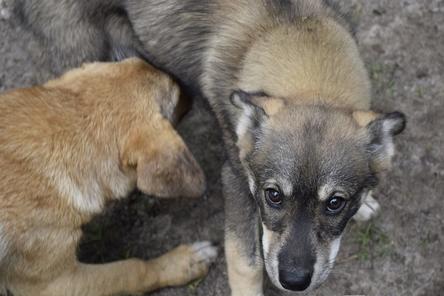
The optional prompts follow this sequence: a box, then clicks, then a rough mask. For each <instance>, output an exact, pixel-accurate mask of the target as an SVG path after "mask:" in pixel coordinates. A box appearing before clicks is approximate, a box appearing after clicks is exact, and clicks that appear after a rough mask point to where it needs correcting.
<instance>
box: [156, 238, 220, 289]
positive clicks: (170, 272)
mask: <svg viewBox="0 0 444 296" xmlns="http://www.w3.org/2000/svg"><path fill="white" fill-rule="evenodd" d="M217 253H218V250H217V247H215V246H213V245H212V244H211V243H210V242H206V241H205V242H196V243H194V244H191V245H181V246H179V247H177V248H175V249H174V250H172V251H170V252H169V253H167V254H165V256H167V259H168V266H167V267H166V268H165V269H166V270H165V269H164V270H163V271H162V273H163V274H164V275H165V276H166V279H164V280H163V282H164V283H165V284H166V285H168V286H179V285H184V284H186V283H188V282H190V281H192V280H195V279H198V278H201V277H203V276H205V275H206V274H207V273H208V269H209V267H210V265H211V264H212V263H213V262H214V261H215V260H216V257H217Z"/></svg>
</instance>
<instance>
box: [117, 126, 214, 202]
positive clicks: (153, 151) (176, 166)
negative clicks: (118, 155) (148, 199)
mask: <svg viewBox="0 0 444 296" xmlns="http://www.w3.org/2000/svg"><path fill="white" fill-rule="evenodd" d="M164 124H165V125H167V126H166V127H164V128H163V129H162V131H161V132H160V133H158V134H156V135H154V136H153V133H152V132H151V133H149V132H148V131H146V130H135V131H133V132H132V133H131V135H130V137H129V139H128V141H127V143H126V145H125V148H124V152H123V156H122V161H123V163H124V165H125V166H127V167H135V168H136V172H137V188H138V189H139V190H140V191H142V192H143V193H145V194H149V195H154V196H157V197H199V196H201V195H202V194H203V193H204V191H205V176H204V173H203V171H202V169H201V167H200V166H199V164H198V163H197V161H196V160H195V158H194V157H193V155H192V154H191V152H190V151H189V149H188V147H187V146H186V144H185V142H184V141H183V140H182V138H181V137H180V136H179V134H177V132H176V131H175V130H174V129H173V127H172V126H171V125H170V124H169V123H168V122H165V123H164Z"/></svg>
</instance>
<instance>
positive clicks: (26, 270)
mask: <svg viewBox="0 0 444 296" xmlns="http://www.w3.org/2000/svg"><path fill="white" fill-rule="evenodd" d="M178 100H179V89H178V87H177V85H176V84H175V83H174V82H173V81H172V80H171V79H170V78H169V77H168V76H167V75H166V74H163V73H161V72H159V71H158V70H156V69H154V68H153V67H151V66H150V65H148V64H146V63H145V62H143V61H141V60H138V59H129V60H126V61H124V62H121V63H94V64H88V65H85V66H83V67H82V68H79V69H76V70H73V71H70V72H68V73H66V74H65V75H63V76H62V77H60V78H59V79H56V80H52V81H50V82H48V83H46V84H45V85H42V86H36V87H32V88H27V89H19V90H14V91H10V92H7V93H5V94H2V95H0V114H2V116H1V117H0V167H1V170H0V291H1V286H2V284H3V282H4V281H5V280H7V283H6V284H7V285H9V286H11V287H19V289H22V288H23V287H25V288H23V289H24V290H22V291H27V292H23V295H36V294H35V293H36V292H35V291H38V290H39V289H40V288H41V287H40V288H35V287H34V286H33V285H37V287H38V285H40V282H41V284H42V285H46V284H47V283H48V282H51V281H52V280H53V279H55V278H57V277H58V276H60V275H61V274H69V273H70V272H72V273H74V272H75V270H76V269H77V268H78V264H77V262H76V257H75V249H76V247H77V243H78V240H79V239H80V236H81V226H82V225H83V224H84V223H87V222H88V221H89V220H90V219H91V218H92V216H93V215H94V214H96V213H99V212H100V211H101V210H102V209H103V208H104V205H105V203H106V202H107V201H109V200H111V199H116V198H122V197H125V196H127V195H128V194H129V192H130V191H132V190H133V189H134V188H135V187H136V186H137V187H138V188H139V189H140V190H141V191H143V192H145V193H147V194H152V195H157V196H159V197H169V196H195V197H197V196H200V195H201V194H202V193H203V190H204V187H205V183H204V176H203V172H202V170H201V169H200V167H199V165H198V164H197V162H196V160H195V159H194V158H193V156H192V155H191V153H190V151H189V150H188V149H187V147H186V145H185V143H184V142H183V141H182V139H181V138H180V136H179V135H178V134H177V133H176V131H175V130H174V128H173V125H172V124H173V123H174V121H175V119H176V117H177V116H176V115H177V114H176V113H177V112H176V107H177V105H178ZM190 248H191V247H183V249H182V253H181V252H176V253H177V254H176V255H174V256H179V258H177V259H174V260H182V261H183V262H182V263H183V265H184V268H189V267H187V265H186V264H188V263H187V262H188V261H190V260H194V259H193V257H191V258H190V257H189V256H194V255H191V254H192V253H190V252H191V249H190ZM203 249H204V250H211V252H210V253H211V256H210V257H211V258H213V257H214V252H215V251H214V250H213V249H212V247H211V246H210V245H207V244H205V247H204V248H203ZM187 252H188V253H187ZM181 254H182V255H181ZM185 254H188V255H185ZM180 256H183V259H180V258H182V257H180ZM187 256H188V257H187ZM210 257H208V258H210ZM205 258H206V257H205ZM187 260H188V261H187ZM122 264H123V265H125V264H126V265H128V266H133V265H134V264H135V263H131V262H130V263H126V262H122ZM208 264H209V261H208V262H204V261H203V263H202V264H200V265H197V266H196V268H194V269H193V272H192V273H191V274H189V275H186V276H183V274H182V273H180V271H179V270H178V271H177V273H180V276H181V277H182V278H183V281H185V282H186V281H187V280H189V278H190V277H195V276H197V275H201V274H202V273H204V271H205V270H206V269H207V268H208ZM136 265H140V264H139V263H137V264H136ZM139 269H140V268H139ZM92 270H93V268H92ZM105 270H106V269H105ZM110 270H111V269H110ZM144 270H145V269H141V270H140V271H143V272H144V273H143V274H145V271H144ZM6 271H7V274H6ZM120 272H121V271H120ZM151 272H152V273H154V272H153V271H151ZM94 274H95V275H96V274H97V276H99V275H98V274H99V273H94ZM110 274H115V275H117V274H119V272H118V271H117V270H115V271H113V272H112V273H110ZM5 275H6V278H5ZM171 275H172V276H177V275H174V274H171ZM104 276H106V275H104ZM109 276H111V275H109ZM141 276H142V275H141ZM145 276H148V275H145ZM151 276H152V274H151ZM73 277H74V275H73ZM173 279H176V278H173ZM152 280H153V279H151V281H152ZM176 280H177V279H176ZM177 281H178V280H177ZM45 283H46V284H45ZM180 283H181V282H180ZM137 284H138V283H137ZM168 284H169V283H168V282H166V283H157V282H155V285H168ZM155 285H154V286H155ZM28 286H30V287H32V288H26V287H28ZM152 286H153V285H152V284H148V283H140V285H139V286H137V285H136V287H139V288H140V287H146V288H140V289H142V290H144V289H147V290H149V289H151V287H152ZM98 287H99V286H98ZM139 288H138V289H139ZM27 289H28V290H27ZM36 289H37V290H36ZM110 289H111V288H110ZM116 289H117V288H116ZM119 289H121V288H119ZM30 291H31V292H30ZM124 291H125V290H124ZM30 293H31V294H30ZM19 295H22V294H21V292H20V293H19Z"/></svg>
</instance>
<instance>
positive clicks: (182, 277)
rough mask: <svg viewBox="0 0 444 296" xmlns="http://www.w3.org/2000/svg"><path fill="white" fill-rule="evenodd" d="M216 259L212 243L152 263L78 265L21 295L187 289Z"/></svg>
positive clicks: (80, 295) (98, 295)
mask: <svg viewBox="0 0 444 296" xmlns="http://www.w3.org/2000/svg"><path fill="white" fill-rule="evenodd" d="M216 256H217V249H216V248H215V247H213V246H212V245H211V243H210V242H198V243H194V244H192V245H181V246H179V247H177V248H175V249H174V250H172V251H170V252H168V253H166V254H164V255H162V256H160V257H158V258H155V259H152V260H149V261H143V260H139V259H129V260H123V261H117V262H114V263H108V264H98V265H91V264H80V263H79V264H78V266H77V267H76V268H75V271H73V272H67V273H65V274H63V275H61V276H60V277H59V278H57V279H56V280H55V281H53V282H51V283H49V285H46V288H45V289H41V286H40V287H28V289H26V291H18V294H19V295H29V296H31V295H32V296H37V295H38V296H60V295H64V296H105V295H119V294H128V293H129V294H139V293H144V292H150V291H153V290H157V289H160V288H163V287H169V286H179V285H184V284H186V283H188V282H190V281H192V280H194V279H196V278H200V277H202V276H204V275H205V274H207V272H208V268H209V266H210V264H211V263H212V262H213V261H214V260H215V258H216Z"/></svg>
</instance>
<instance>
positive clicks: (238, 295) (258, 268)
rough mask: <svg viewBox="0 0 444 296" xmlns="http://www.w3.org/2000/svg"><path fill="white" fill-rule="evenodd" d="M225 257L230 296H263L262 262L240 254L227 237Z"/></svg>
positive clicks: (234, 243)
mask: <svg viewBox="0 0 444 296" xmlns="http://www.w3.org/2000/svg"><path fill="white" fill-rule="evenodd" d="M225 256H226V258H227V266H228V281H229V284H230V288H231V296H263V295H264V294H263V262H262V260H260V259H259V258H256V259H257V260H255V261H256V262H254V263H253V264H251V263H252V262H251V261H252V258H248V257H247V255H244V254H242V253H241V252H240V248H239V244H238V242H237V241H236V239H234V238H230V236H229V235H227V236H226V238H225Z"/></svg>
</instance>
